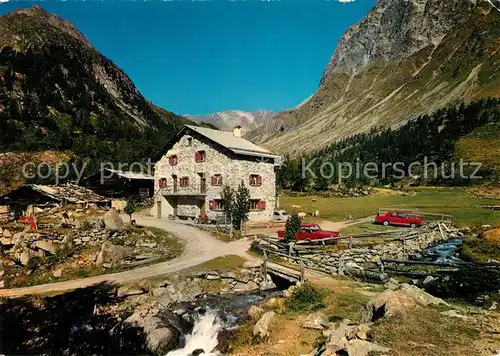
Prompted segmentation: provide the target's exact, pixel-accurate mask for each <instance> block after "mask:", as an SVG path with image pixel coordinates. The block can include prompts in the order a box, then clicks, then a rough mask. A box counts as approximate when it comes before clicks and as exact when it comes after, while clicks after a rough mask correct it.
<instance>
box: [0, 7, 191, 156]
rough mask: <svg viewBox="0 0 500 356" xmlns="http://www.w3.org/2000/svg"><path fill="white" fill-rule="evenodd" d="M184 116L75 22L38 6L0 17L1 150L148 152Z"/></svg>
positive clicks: (96, 153)
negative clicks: (154, 98) (149, 94)
mask: <svg viewBox="0 0 500 356" xmlns="http://www.w3.org/2000/svg"><path fill="white" fill-rule="evenodd" d="M184 121H185V119H184V118H182V117H180V116H177V115H175V114H172V113H170V112H168V111H165V110H162V109H159V108H157V107H155V106H154V105H153V104H151V103H150V102H149V101H147V100H146V99H145V98H144V97H143V96H142V95H141V93H140V92H139V91H138V90H137V88H136V87H135V86H134V84H133V83H132V81H131V80H130V78H129V77H128V76H127V75H126V74H125V73H124V72H123V71H122V70H121V69H120V68H118V67H117V66H116V65H115V64H114V63H113V62H112V61H111V60H109V59H108V58H106V57H105V56H103V55H102V54H101V53H99V52H98V51H97V50H96V49H95V48H94V47H92V45H91V43H90V42H89V41H88V40H87V38H85V36H84V35H83V34H82V33H80V32H79V31H78V30H77V29H76V28H75V26H74V25H73V24H72V23H70V22H68V21H65V20H63V19H61V18H59V17H57V16H56V15H54V14H49V13H47V12H45V11H44V10H43V9H41V8H40V7H38V6H36V5H35V6H34V7H32V8H30V9H25V10H18V11H16V12H13V13H11V14H8V15H5V16H2V17H0V149H2V150H44V149H52V148H54V149H67V150H71V151H73V152H77V153H83V152H84V153H86V154H87V155H89V156H91V157H97V156H106V157H107V158H108V159H109V158H121V159H124V158H131V159H137V158H141V157H143V158H144V157H147V155H148V154H149V153H150V151H152V150H153V149H154V147H157V146H158V145H159V144H161V143H163V142H164V141H165V140H166V139H168V136H169V135H172V134H174V133H175V132H176V131H177V129H178V128H179V127H180V124H181V123H182V122H184Z"/></svg>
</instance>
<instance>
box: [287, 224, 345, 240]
mask: <svg viewBox="0 0 500 356" xmlns="http://www.w3.org/2000/svg"><path fill="white" fill-rule="evenodd" d="M284 236H285V232H284V231H278V237H279V238H281V239H282V238H284ZM331 237H340V233H339V232H337V231H329V230H323V229H321V227H320V226H319V225H318V224H302V225H300V230H299V231H297V233H296V234H295V240H297V241H314V240H322V239H326V238H331Z"/></svg>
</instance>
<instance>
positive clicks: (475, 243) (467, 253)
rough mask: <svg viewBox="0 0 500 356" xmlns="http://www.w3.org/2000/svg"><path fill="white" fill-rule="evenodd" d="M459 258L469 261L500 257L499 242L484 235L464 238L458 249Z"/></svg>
mask: <svg viewBox="0 0 500 356" xmlns="http://www.w3.org/2000/svg"><path fill="white" fill-rule="evenodd" d="M459 254H460V258H462V259H463V260H464V261H470V262H476V261H478V262H486V261H488V260H499V259H500V244H497V243H495V242H494V241H491V240H488V239H486V238H484V237H479V238H472V239H468V240H465V241H464V243H463V245H462V246H461V247H460V249H459Z"/></svg>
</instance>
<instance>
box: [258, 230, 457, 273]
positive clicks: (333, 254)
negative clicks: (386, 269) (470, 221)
mask: <svg viewBox="0 0 500 356" xmlns="http://www.w3.org/2000/svg"><path fill="white" fill-rule="evenodd" d="M441 231H442V232H443V235H441ZM404 234H405V247H403V241H402V237H400V239H401V240H398V241H390V242H386V243H384V239H383V238H382V237H381V238H380V239H381V243H380V244H377V245H374V246H370V247H357V248H356V247H354V248H351V249H345V250H336V251H329V252H326V253H325V251H324V250H323V251H322V250H319V251H318V250H317V249H312V248H311V249H310V250H309V251H308V252H302V253H301V254H300V256H301V257H302V259H303V262H304V264H305V265H306V266H309V267H313V268H316V269H319V270H322V271H324V272H327V273H330V274H341V275H342V274H344V273H346V268H348V267H351V268H352V267H353V266H354V265H358V266H359V267H361V268H362V267H363V266H364V265H368V264H372V265H373V264H376V265H377V264H379V263H380V260H381V259H407V258H409V257H411V258H414V259H418V258H419V257H420V252H421V251H422V250H423V249H425V248H427V247H429V246H431V245H433V244H435V243H439V242H444V241H446V240H449V239H456V238H462V237H463V236H464V235H463V234H462V233H461V232H460V231H458V229H456V228H454V227H449V226H445V225H444V224H441V230H440V229H439V226H438V223H430V224H428V225H424V226H423V227H421V228H419V229H417V230H415V229H411V230H407V231H406V232H404ZM259 244H260V247H264V248H266V249H271V248H273V246H276V245H272V244H269V243H268V242H266V241H260V243H259ZM274 248H275V247H274ZM302 251H303V250H302ZM280 252H281V253H288V250H285V249H283V250H282V251H280ZM292 256H293V255H292ZM291 262H297V260H293V259H291ZM349 272H352V271H349Z"/></svg>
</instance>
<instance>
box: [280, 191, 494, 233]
mask: <svg viewBox="0 0 500 356" xmlns="http://www.w3.org/2000/svg"><path fill="white" fill-rule="evenodd" d="M415 192H416V193H417V194H414V195H410V196H402V195H384V196H377V195H375V196H365V197H358V198H336V197H333V198H322V197H316V199H317V202H316V204H315V207H314V208H313V205H312V201H311V198H312V197H310V196H309V197H289V196H283V197H281V199H280V201H281V206H282V208H284V209H287V210H289V211H293V210H294V209H293V208H292V207H291V205H300V206H301V208H300V209H296V210H297V211H304V212H307V213H310V212H314V211H315V210H316V209H318V210H319V211H320V213H321V217H322V218H327V219H332V220H346V219H347V217H348V216H349V215H352V217H353V218H354V219H359V218H363V217H367V216H370V215H375V214H376V213H377V212H378V209H379V208H400V209H415V210H420V211H423V212H429V213H443V214H450V215H452V216H453V218H454V219H453V220H454V222H455V224H456V225H458V226H475V225H481V224H493V225H495V224H498V223H499V222H500V212H499V211H493V210H486V209H482V208H480V207H476V206H480V205H495V204H496V205H498V204H500V201H499V200H493V199H474V198H472V197H471V196H470V194H469V192H468V191H467V190H463V189H451V188H450V189H448V188H418V189H415Z"/></svg>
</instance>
